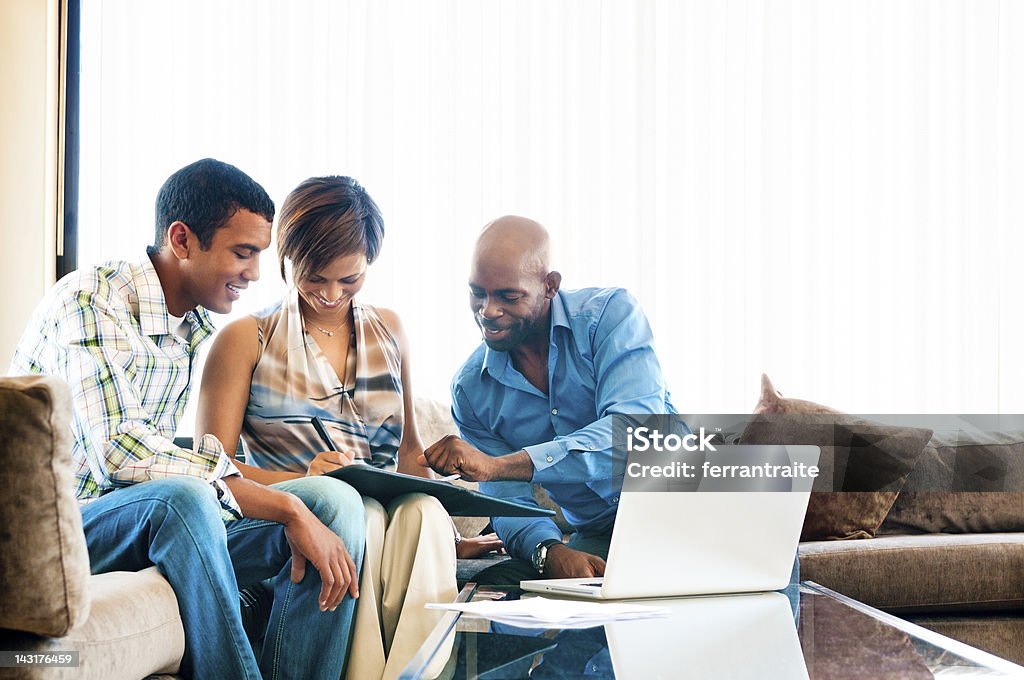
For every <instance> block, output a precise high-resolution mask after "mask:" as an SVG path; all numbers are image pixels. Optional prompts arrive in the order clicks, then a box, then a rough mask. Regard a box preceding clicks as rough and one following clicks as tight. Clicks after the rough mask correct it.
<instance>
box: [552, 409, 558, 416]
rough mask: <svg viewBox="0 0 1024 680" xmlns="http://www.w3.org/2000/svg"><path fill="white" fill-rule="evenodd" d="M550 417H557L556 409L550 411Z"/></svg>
mask: <svg viewBox="0 0 1024 680" xmlns="http://www.w3.org/2000/svg"><path fill="white" fill-rule="evenodd" d="M551 415H553V416H557V415H558V409H557V408H553V409H551Z"/></svg>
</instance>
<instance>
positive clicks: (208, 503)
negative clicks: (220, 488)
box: [139, 477, 223, 528]
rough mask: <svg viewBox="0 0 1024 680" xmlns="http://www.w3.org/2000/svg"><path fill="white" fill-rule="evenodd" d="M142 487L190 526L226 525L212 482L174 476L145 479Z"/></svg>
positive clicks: (169, 514)
mask: <svg viewBox="0 0 1024 680" xmlns="http://www.w3.org/2000/svg"><path fill="white" fill-rule="evenodd" d="M139 490H140V491H142V490H145V491H146V492H148V494H147V496H148V498H149V499H150V500H152V501H162V502H163V503H164V504H165V507H166V508H167V509H168V510H170V511H171V512H169V513H168V516H174V517H177V518H179V519H180V520H181V521H182V522H183V523H184V524H186V525H188V526H190V527H191V526H200V525H201V526H213V527H220V528H223V520H222V515H221V505H220V501H218V500H217V494H216V492H215V491H214V490H213V487H212V486H210V484H209V483H207V482H205V481H203V480H202V479H199V478H198V477H174V478H171V479H158V480H154V481H151V482H144V483H143V485H142V486H140V488H139Z"/></svg>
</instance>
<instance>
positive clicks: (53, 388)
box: [0, 377, 1024, 680]
mask: <svg viewBox="0 0 1024 680" xmlns="http://www.w3.org/2000/svg"><path fill="white" fill-rule="evenodd" d="M768 387H769V389H767V390H766V391H763V392H762V399H761V402H760V403H759V404H758V407H757V409H755V410H756V411H758V416H764V417H765V419H763V420H751V421H750V422H748V423H747V425H746V427H745V429H744V431H743V432H742V433H741V438H742V437H747V436H749V437H750V440H751V441H752V440H753V439H754V438H755V437H757V436H759V437H762V438H763V437H766V436H767V437H769V438H771V437H772V436H779V435H780V432H779V431H776V432H774V433H773V432H772V431H768V432H767V434H766V431H765V430H763V429H762V430H761V431H760V432H758V431H757V430H756V429H751V428H752V425H753V423H755V422H756V423H760V424H763V423H768V425H769V426H770V425H771V424H772V423H771V419H770V416H776V415H787V414H789V413H791V410H792V409H796V410H797V411H798V412H800V409H805V411H803V412H807V411H806V409H812V410H811V411H810V413H811V414H812V415H813V414H814V413H815V412H814V411H813V407H816V406H817V405H814V404H811V403H810V402H800V401H799V400H787V399H784V398H782V397H781V395H779V394H778V393H777V392H775V391H774V388H771V386H770V383H769V385H768ZM69 400H70V397H69V394H68V390H67V387H66V386H65V385H64V384H63V383H62V382H61V381H60V380H56V379H53V378H43V377H25V378H0V597H2V600H0V601H2V602H3V605H2V607H0V649H2V650H22V651H27V652H35V653H45V652H56V651H67V650H74V651H78V652H79V653H80V657H79V662H80V666H79V667H77V668H33V669H25V668H19V669H13V668H0V678H5V677H17V678H34V677H44V678H64V677H66V678H86V679H88V678H103V679H105V680H106V679H117V678H124V679H126V680H136V679H138V678H143V677H146V676H147V675H151V674H155V675H166V676H167V677H173V675H172V674H174V673H176V672H177V670H178V666H179V663H180V660H181V655H182V653H183V651H184V633H183V629H182V625H181V619H180V616H179V613H178V607H177V602H176V600H175V597H174V593H173V591H172V590H171V588H170V586H169V585H168V583H167V582H166V581H165V580H164V579H163V577H161V576H160V574H159V573H157V571H156V570H155V569H153V568H150V569H145V570H142V571H140V572H135V573H125V572H116V573H109V574H102V575H95V576H92V575H90V574H89V563H88V555H87V552H86V548H85V539H84V535H83V533H82V528H81V515H80V513H79V511H78V505H77V501H76V500H75V498H74V497H73V493H72V488H73V482H72V462H71V459H70V441H69V437H70V434H69V433H70V429H69V418H70V401H69ZM808 404H809V405H810V406H807V405H808ZM818 408H824V407H818ZM829 413H831V414H835V411H831V410H829ZM416 418H417V422H418V424H419V429H420V433H421V437H422V439H423V440H424V441H425V442H432V441H436V439H438V438H440V437H441V436H443V435H444V434H448V433H455V432H456V429H455V426H454V423H453V422H452V420H451V415H450V413H449V409H448V407H447V406H446V405H445V404H443V403H441V402H437V401H432V400H429V399H418V400H417V403H416ZM785 422H786V423H788V422H789V420H788V419H787V420H786V421H785ZM784 425H785V423H784ZM785 427H789V425H785ZM872 427H875V426H873V425H871V424H868V425H864V426H862V427H860V429H859V430H858V429H856V428H853V431H854V433H855V434H857V435H858V436H861V437H867V436H869V435H872V436H873V434H877V430H872V429H871V428H872ZM907 429H908V428H903V430H901V431H900V432H897V433H896V434H895V435H892V433H889V435H891V436H886V437H885V438H884V439H883V440H882V441H885V442H895V443H896V444H898V445H899V446H895V444H894V445H893V446H891V447H889V452H890V453H893V452H894V450H895V449H897V448H898V449H899V451H896V453H899V454H900V455H903V454H906V455H905V459H904V460H902V467H900V466H899V465H896V468H898V469H896V470H895V472H893V471H892V470H891V469H890V473H891V474H890V477H892V478H893V479H891V480H887V481H888V482H889V483H887V484H886V485H885V487H884V488H883V489H881V490H880V491H876V492H873V493H869V492H858V491H852V492H844V493H849V494H850V497H851V498H853V499H854V500H855V502H854V503H852V504H850V507H854V508H855V509H856V510H857V512H858V513H863V514H864V515H865V516H864V517H861V518H859V520H860V521H859V522H853V523H851V522H850V515H851V514H854V513H847V512H841V511H840V510H841V509H842V504H839V505H836V504H835V503H834V501H835V499H836V498H838V497H839V496H840V495H841V494H837V493H834V492H830V493H825V492H822V493H820V494H818V495H817V496H816V497H815V498H816V499H817V500H813V499H812V500H813V502H812V503H811V505H810V506H809V510H808V513H807V517H806V518H805V523H804V528H805V533H807V536H806V537H805V540H802V541H801V543H800V568H801V578H803V579H808V580H813V581H816V582H818V583H821V584H822V585H824V586H827V587H829V588H831V589H833V590H836V591H838V592H840V593H843V594H846V595H848V596H850V597H852V598H854V599H857V600H860V601H862V602H865V603H867V604H870V605H872V606H875V607H878V608H880V609H883V610H886V611H890V612H892V613H894V614H895V615H897V616H900V617H903V618H906V619H909V620H912V621H914V622H916V623H918V624H920V625H923V626H925V627H926V628H930V629H933V630H935V631H937V632H939V633H942V634H945V635H948V636H950V637H953V638H956V639H959V640H962V641H964V642H966V643H968V644H970V645H973V646H976V647H979V648H981V649H984V650H987V651H989V652H992V653H993V654H996V655H997V656H1001V657H1003V658H1006V659H1010V660H1011V661H1015V662H1017V663H1024V495H1022V494H1021V493H1020V491H1021V489H1022V488H1024V487H1022V481H1024V480H1022V478H1021V474H1024V473H1022V470H1021V465H1022V463H1024V443H1022V442H1024V436H1022V433H1013V432H1002V433H993V434H991V436H990V437H989V438H988V439H984V438H983V439H982V440H981V441H973V442H972V441H968V442H964V441H954V442H950V441H948V440H944V439H942V438H941V437H939V436H938V435H935V436H932V435H931V434H929V436H928V437H927V438H925V437H924V435H925V433H926V432H927V430H922V428H910V429H912V430H915V431H914V432H910V433H909V434H908V433H906V432H905V430H907ZM918 430H920V431H918ZM834 431H835V430H834V428H833V432H834ZM843 431H850V428H846V429H845V430H843ZM815 432H816V431H815V430H813V428H812V430H811V436H812V438H813V435H814V433H815ZM781 436H783V437H784V438H787V439H789V441H788V442H787V443H814V442H813V441H808V439H807V437H808V435H807V434H806V432H805V433H804V434H803V435H799V436H798V435H794V434H793V432H792V431H787V430H785V429H783V430H782V431H781ZM833 438H834V434H833ZM918 442H920V443H921V444H922V445H921V451H919V452H917V453H916V454H914V455H910V454H911V453H913V452H910V449H912V448H914V447H915V446H916V443H918ZM818 443H819V444H820V443H821V442H818ZM971 447H974V448H973V449H971ZM823 448H824V449H827V448H829V447H823ZM840 448H841V447H840ZM883 448H884V447H883ZM965 448H966V449H971V451H969V452H973V454H974V458H977V459H980V460H982V461H987V462H986V465H987V467H983V468H982V471H983V472H984V471H985V470H987V469H988V468H995V469H997V470H1001V471H1002V477H1001V478H1000V480H999V481H1000V483H1001V484H1002V486H1001V490H1000V491H994V490H992V489H990V490H988V491H986V490H978V489H974V488H961V487H962V486H963V485H962V484H960V485H959V486H958V483H957V482H956V480H955V479H954V480H953V481H952V482H950V481H949V478H950V476H953V477H955V476H956V472H957V468H958V466H957V464H956V461H957V460H958V459H961V458H967V459H968V460H972V458H971V456H969V455H968V456H965V455H960V454H961V453H963V452H962V451H961V449H965ZM907 452H910V453H907ZM832 453H833V454H834V452H832ZM896 457H897V458H898V457H899V456H896ZM836 459H837V458H836V457H835V456H833V460H836ZM975 462H976V461H975ZM847 466H848V462H847ZM1000 466H1001V467H1000ZM890 467H891V466H890ZM982 477H983V478H990V477H991V478H992V479H996V477H998V475H983V476H982ZM935 478H939V480H940V482H939V483H936V481H935ZM994 483H995V482H993V484H994ZM939 486H941V487H943V488H946V487H948V488H949V490H944V491H937V490H936V488H937V487H939ZM857 494H866V495H865V496H858V495H857ZM867 496H871V497H870V498H867ZM865 499H866V500H865ZM539 500H540V502H541V503H542V504H550V501H548V500H547V499H546V498H545V497H544V496H543V494H541V495H540V496H539ZM557 521H559V522H561V523H562V527H563V530H565V531H570V530H571V527H569V526H568V525H567V524H565V523H564V519H562V518H561V517H559V518H557ZM456 524H457V526H458V527H459V530H460V531H461V533H463V534H464V535H475V534H477V533H479V532H480V531H481V530H483V529H484V526H485V525H486V524H487V519H486V518H471V517H459V518H456ZM751 530H752V531H754V530H756V527H752V528H751ZM822 531H825V532H826V533H830V532H831V533H836V534H839V535H834V536H829V537H827V538H816V537H814V536H816V535H820V532H822ZM495 559H503V558H501V557H490V558H486V559H483V560H460V563H459V565H458V572H459V574H460V577H461V579H462V580H463V581H464V580H466V579H467V578H469V577H470V576H471V575H472V574H473V573H475V572H476V571H477V570H478V569H479V568H481V567H482V566H485V565H486V564H488V563H489V562H492V561H493V560H495Z"/></svg>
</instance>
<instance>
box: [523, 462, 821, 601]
mask: <svg viewBox="0 0 1024 680" xmlns="http://www.w3.org/2000/svg"><path fill="white" fill-rule="evenodd" d="M721 448H724V447H720V449H721ZM730 448H732V449H735V450H737V451H738V452H739V453H740V454H744V455H745V459H747V460H749V459H750V456H751V455H753V456H755V457H757V459H758V460H760V459H761V458H763V459H764V460H765V461H774V462H778V461H780V460H788V461H791V462H792V463H794V464H796V463H803V464H804V465H805V466H807V467H810V466H816V465H817V464H818V455H819V453H820V450H819V449H818V447H817V446H758V447H753V446H749V447H742V449H744V450H740V449H741V447H730ZM750 462H751V463H752V464H757V460H750ZM787 485H788V480H787ZM810 486H811V480H804V481H803V482H801V483H799V484H797V483H794V488H797V487H799V489H798V490H791V491H779V490H773V491H761V490H757V489H763V488H766V484H765V480H763V479H762V480H749V483H745V484H744V483H738V482H737V480H732V481H730V483H729V484H728V485H725V484H722V483H721V482H720V480H710V479H708V480H702V481H701V482H700V486H699V488H698V490H696V491H623V492H622V494H621V495H620V496H619V509H618V513H617V516H616V519H615V530H614V531H613V532H612V539H611V545H610V546H609V550H608V560H607V562H606V564H605V575H604V577H597V578H581V579H537V580H530V581H522V582H521V583H520V587H521V588H522V589H523V590H528V591H533V592H541V593H553V594H558V595H563V596H565V595H569V596H573V597H581V598H587V599H601V600H605V599H607V600H614V599H627V598H647V597H680V596H687V595H714V594H723V593H749V592H760V591H767V590H780V589H782V588H785V587H786V586H787V585H788V584H789V579H790V575H791V573H792V569H793V560H794V558H795V556H796V549H797V544H798V543H799V540H800V529H801V526H802V525H803V520H804V513H805V512H806V511H807V502H808V500H809V498H810ZM741 487H746V488H750V489H753V490H749V491H735V490H728V491H719V490H714V489H717V488H728V489H735V488H741ZM627 488H628V485H627Z"/></svg>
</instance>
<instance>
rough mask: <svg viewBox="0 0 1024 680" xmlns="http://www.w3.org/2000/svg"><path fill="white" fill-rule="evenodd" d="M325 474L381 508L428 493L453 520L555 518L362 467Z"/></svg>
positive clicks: (436, 482)
mask: <svg viewBox="0 0 1024 680" xmlns="http://www.w3.org/2000/svg"><path fill="white" fill-rule="evenodd" d="M326 474H327V476H328V477H334V478H335V479H340V480H341V481H343V482H347V483H348V484H349V485H350V486H351V487H352V488H354V489H355V490H356V491H358V492H359V493H361V494H362V495H364V496H370V497H372V498H376V499H377V500H378V501H380V502H381V504H382V505H387V504H388V503H390V502H391V501H392V500H394V499H395V498H397V497H398V496H401V495H402V494H406V493H425V494H427V495H428V496H433V497H434V498H436V499H437V500H439V501H441V505H443V506H444V509H445V510H447V511H448V514H449V515H452V516H453V517H552V516H554V514H555V513H554V511H553V510H547V509H545V508H541V507H538V506H536V505H527V504H525V503H516V502H515V501H506V500H502V499H500V498H495V497H494V496H488V495H487V494H483V493H480V492H479V491H471V490H470V489H467V488H465V487H461V486H458V485H456V484H452V483H450V482H442V481H440V480H437V479H425V478H423V477H414V476H413V475H406V474H403V473H401V472H390V471H388V470H381V469H380V468H375V467H373V466H372V465H366V464H363V463H356V464H353V465H346V466H345V467H343V468H338V469H337V470H332V471H331V472H328V473H326Z"/></svg>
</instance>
